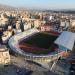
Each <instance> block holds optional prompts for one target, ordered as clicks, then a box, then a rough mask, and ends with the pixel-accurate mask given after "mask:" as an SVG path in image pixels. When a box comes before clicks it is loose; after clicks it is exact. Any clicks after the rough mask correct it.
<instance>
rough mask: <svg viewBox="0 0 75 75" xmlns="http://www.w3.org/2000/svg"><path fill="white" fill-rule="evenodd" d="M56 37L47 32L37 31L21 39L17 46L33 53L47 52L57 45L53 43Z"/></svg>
mask: <svg viewBox="0 0 75 75" xmlns="http://www.w3.org/2000/svg"><path fill="white" fill-rule="evenodd" d="M57 37H58V36H56V35H50V34H47V33H37V34H35V35H33V36H31V37H29V38H28V39H25V40H22V41H21V42H20V43H19V47H20V48H21V49H22V50H24V51H25V52H30V53H33V54H48V53H50V52H53V51H54V50H55V49H56V48H57V47H58V46H57V45H55V44H54V41H55V40H56V38H57Z"/></svg>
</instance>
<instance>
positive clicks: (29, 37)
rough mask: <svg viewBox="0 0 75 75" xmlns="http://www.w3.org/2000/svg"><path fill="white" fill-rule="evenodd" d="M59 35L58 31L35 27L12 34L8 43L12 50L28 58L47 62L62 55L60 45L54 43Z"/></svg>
mask: <svg viewBox="0 0 75 75" xmlns="http://www.w3.org/2000/svg"><path fill="white" fill-rule="evenodd" d="M58 36H59V33H57V32H40V31H39V30H37V29H35V28H33V29H30V30H27V31H25V32H22V33H19V34H16V35H14V36H12V37H11V38H10V39H9V42H8V44H9V46H10V48H11V50H12V51H14V52H15V53H17V54H19V55H22V56H24V57H25V59H26V60H32V61H38V62H45V61H46V62H47V61H52V60H54V59H57V58H59V57H60V56H61V53H62V52H59V51H58V50H59V46H58V45H56V44H55V43H54V41H55V40H56V39H57V38H58Z"/></svg>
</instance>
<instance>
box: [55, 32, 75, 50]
mask: <svg viewBox="0 0 75 75" xmlns="http://www.w3.org/2000/svg"><path fill="white" fill-rule="evenodd" d="M74 42H75V33H72V32H68V31H63V32H62V33H61V35H60V36H59V37H58V38H57V39H56V40H55V43H56V44H58V45H60V46H63V47H65V48H67V49H69V50H72V49H73V46H74Z"/></svg>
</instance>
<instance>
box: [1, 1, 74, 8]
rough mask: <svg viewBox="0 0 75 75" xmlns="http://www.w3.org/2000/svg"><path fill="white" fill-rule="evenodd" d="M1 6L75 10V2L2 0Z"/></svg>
mask: <svg viewBox="0 0 75 75" xmlns="http://www.w3.org/2000/svg"><path fill="white" fill-rule="evenodd" d="M0 3H1V4H6V5H11V6H16V7H20V6H21V7H31V8H43V9H46V8H47V9H75V0H0Z"/></svg>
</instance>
